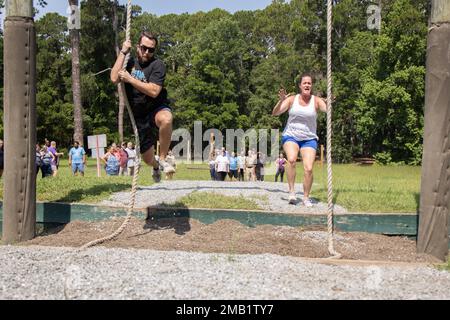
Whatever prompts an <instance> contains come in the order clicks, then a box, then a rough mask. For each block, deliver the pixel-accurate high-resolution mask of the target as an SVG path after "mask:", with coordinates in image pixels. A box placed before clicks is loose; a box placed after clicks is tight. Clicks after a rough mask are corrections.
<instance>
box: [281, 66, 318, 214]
mask: <svg viewBox="0 0 450 320" xmlns="http://www.w3.org/2000/svg"><path fill="white" fill-rule="evenodd" d="M299 89H300V94H297V95H295V96H292V95H290V94H289V95H286V91H285V90H284V89H280V91H279V92H278V95H279V97H280V100H279V101H278V103H277V104H276V106H275V107H274V108H273V111H272V115H273V116H279V115H280V114H283V113H284V112H286V111H289V119H288V121H287V124H286V128H285V129H284V131H283V135H282V144H283V149H284V151H285V153H286V158H287V160H288V162H287V164H286V172H287V180H288V186H289V203H291V204H294V203H295V202H296V200H297V198H296V196H295V190H294V185H295V164H296V162H297V157H298V153H299V152H300V154H301V156H302V160H303V169H304V179H303V204H304V205H305V206H306V207H311V206H312V203H311V201H310V199H309V195H310V192H311V186H312V183H313V167H314V160H315V159H316V150H317V142H318V140H319V138H318V137H317V132H316V128H317V111H318V110H320V111H323V112H326V111H327V105H326V103H325V101H324V100H323V99H321V98H319V97H317V96H314V95H313V94H312V77H311V75H309V74H302V75H301V77H300V82H299Z"/></svg>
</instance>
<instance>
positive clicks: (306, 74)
mask: <svg viewBox="0 0 450 320" xmlns="http://www.w3.org/2000/svg"><path fill="white" fill-rule="evenodd" d="M305 77H310V78H311V81H312V82H314V78H313V76H312V75H311V73H309V72H303V73H302V74H301V75H300V77H298V80H297V85H299V84H300V83H302V79H303V78H305Z"/></svg>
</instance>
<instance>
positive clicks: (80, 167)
mask: <svg viewBox="0 0 450 320" xmlns="http://www.w3.org/2000/svg"><path fill="white" fill-rule="evenodd" d="M77 171H78V172H84V164H83V163H73V162H72V172H73V173H75V172H77Z"/></svg>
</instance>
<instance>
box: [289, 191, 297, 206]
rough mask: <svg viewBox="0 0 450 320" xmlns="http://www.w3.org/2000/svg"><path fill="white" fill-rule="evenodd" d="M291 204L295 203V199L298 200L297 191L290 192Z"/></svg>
mask: <svg viewBox="0 0 450 320" xmlns="http://www.w3.org/2000/svg"><path fill="white" fill-rule="evenodd" d="M288 200H289V204H295V201H297V197H296V196H295V192H291V193H289V198H288Z"/></svg>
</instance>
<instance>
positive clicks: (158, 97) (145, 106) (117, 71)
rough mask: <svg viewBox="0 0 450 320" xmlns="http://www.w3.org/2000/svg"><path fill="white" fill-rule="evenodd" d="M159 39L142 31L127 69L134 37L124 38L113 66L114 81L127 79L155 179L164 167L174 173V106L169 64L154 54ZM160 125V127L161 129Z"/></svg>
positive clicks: (143, 150)
mask: <svg viewBox="0 0 450 320" xmlns="http://www.w3.org/2000/svg"><path fill="white" fill-rule="evenodd" d="M157 45H158V39H157V38H156V37H155V36H154V35H153V34H152V33H150V32H146V31H144V32H142V33H141V36H140V37H139V43H138V45H137V58H134V57H130V60H129V61H128V64H127V68H126V70H123V69H122V66H123V63H124V61H125V56H126V55H127V54H128V53H129V52H130V50H131V41H125V42H124V43H123V45H122V50H121V51H120V53H119V56H118V57H117V60H116V63H115V64H114V67H113V68H112V70H111V81H112V82H113V83H115V84H117V83H119V82H120V81H122V82H123V83H125V90H126V93H127V98H128V101H129V103H130V107H131V110H132V111H133V114H134V117H135V120H136V126H137V128H138V132H139V140H140V147H141V153H142V159H143V160H144V161H145V163H147V164H148V165H150V166H152V167H153V179H154V180H155V181H156V182H159V181H160V180H161V170H162V171H164V172H165V173H173V172H175V169H174V168H173V167H172V166H171V165H170V164H169V163H167V162H166V155H167V152H168V151H169V147H170V142H171V138H172V120H173V117H172V110H171V108H170V107H169V100H168V99H167V91H166V89H165V88H164V80H165V77H166V67H165V65H164V63H163V62H162V61H161V60H160V59H158V58H156V57H155V56H154V53H155V50H156V46H157ZM158 129H159V130H158ZM158 131H159V142H160V158H159V161H158V160H156V159H155V156H154V154H155V151H154V145H155V143H156V133H157V132H158Z"/></svg>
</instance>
